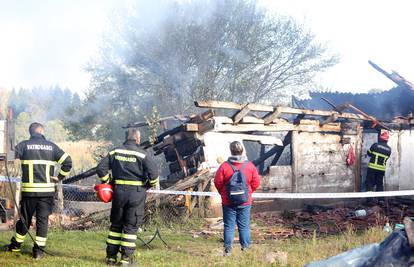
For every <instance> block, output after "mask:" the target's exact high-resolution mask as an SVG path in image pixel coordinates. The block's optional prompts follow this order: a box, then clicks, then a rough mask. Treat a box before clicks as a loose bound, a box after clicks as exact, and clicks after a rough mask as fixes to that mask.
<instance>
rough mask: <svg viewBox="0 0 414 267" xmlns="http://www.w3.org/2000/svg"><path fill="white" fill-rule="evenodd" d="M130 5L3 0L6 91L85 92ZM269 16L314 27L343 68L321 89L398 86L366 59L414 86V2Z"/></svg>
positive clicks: (308, 6)
mask: <svg viewBox="0 0 414 267" xmlns="http://www.w3.org/2000/svg"><path fill="white" fill-rule="evenodd" d="M127 2H128V0H49V1H48V0H19V1H9V0H0V88H8V89H11V88H20V87H26V88H30V87H34V86H44V87H48V86H54V85H59V86H61V87H65V88H69V89H71V90H73V91H77V92H80V93H82V92H85V91H86V90H87V88H88V84H89V78H90V77H89V75H88V74H87V72H85V67H86V65H87V63H88V62H90V61H91V60H92V59H93V58H94V57H96V56H97V54H98V49H99V45H100V43H101V41H102V40H101V38H102V34H103V33H104V32H105V31H106V30H108V28H109V27H110V19H109V18H110V17H111V15H113V14H114V12H116V10H117V9H118V8H120V7H121V6H123V5H125V4H127ZM259 3H260V5H261V6H262V7H263V8H266V9H268V10H269V12H272V13H276V14H282V15H289V16H292V17H294V18H296V19H298V20H299V21H300V22H301V23H303V24H304V25H306V27H308V28H310V29H311V31H312V32H313V33H314V34H315V35H316V39H317V40H318V41H319V42H322V43H326V44H327V46H328V47H329V49H330V51H331V52H333V53H337V54H338V55H339V56H340V63H339V64H337V65H336V66H334V67H333V68H331V69H330V70H328V71H326V72H325V73H323V74H321V75H318V77H317V78H316V82H317V84H318V86H319V87H322V88H326V89H329V90H335V91H341V92H355V93H357V92H367V91H369V90H371V89H379V90H386V89H389V88H391V87H392V86H394V84H393V83H392V82H391V81H389V80H388V79H387V78H385V77H384V76H382V74H380V73H378V72H377V71H375V70H374V69H373V68H372V67H371V66H370V65H369V64H368V63H367V61H368V60H372V61H374V62H376V63H377V64H378V65H379V66H381V67H383V68H384V69H385V70H387V71H390V70H391V69H393V70H396V71H397V72H399V73H400V74H401V75H402V76H404V77H405V78H407V79H408V80H411V81H412V82H413V81H414V68H412V67H411V65H412V64H413V63H412V62H413V61H414V49H413V48H414V35H413V34H412V31H411V26H412V25H413V22H412V19H411V18H412V10H414V1H410V0H394V1H383V0H381V1H380V0H377V1H373V0H364V1H357V0H347V1H345V0H343V1H328V0H259Z"/></svg>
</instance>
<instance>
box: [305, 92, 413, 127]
mask: <svg viewBox="0 0 414 267" xmlns="http://www.w3.org/2000/svg"><path fill="white" fill-rule="evenodd" d="M310 96H311V99H310V100H301V101H297V102H298V104H299V105H302V106H303V107H305V108H308V109H322V110H331V109H332V107H331V106H330V105H328V104H327V103H326V102H325V101H323V100H322V99H321V98H322V97H324V98H326V99H328V100H329V101H331V102H332V103H334V104H335V105H340V104H343V103H345V102H349V103H351V104H352V105H354V106H356V107H357V108H359V109H361V110H363V111H364V112H366V113H368V114H370V115H372V116H374V117H376V118H377V119H380V120H391V119H392V118H394V117H395V116H400V115H403V116H405V115H407V114H408V113H410V112H412V113H414V91H411V90H409V89H407V88H406V87H400V86H397V87H394V88H392V89H390V90H388V91H384V92H380V93H362V94H352V93H339V92H312V93H310Z"/></svg>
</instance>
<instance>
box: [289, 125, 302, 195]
mask: <svg viewBox="0 0 414 267" xmlns="http://www.w3.org/2000/svg"><path fill="white" fill-rule="evenodd" d="M298 138H299V133H298V132H297V131H294V132H292V139H291V153H292V183H291V184H292V189H291V193H296V192H297V176H298V175H299V164H300V162H298V155H299V146H298V141H297V139H298Z"/></svg>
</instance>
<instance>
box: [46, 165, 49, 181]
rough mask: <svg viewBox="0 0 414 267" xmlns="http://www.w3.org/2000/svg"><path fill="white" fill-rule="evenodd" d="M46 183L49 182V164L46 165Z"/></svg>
mask: <svg viewBox="0 0 414 267" xmlns="http://www.w3.org/2000/svg"><path fill="white" fill-rule="evenodd" d="M46 183H50V165H49V164H48V165H46Z"/></svg>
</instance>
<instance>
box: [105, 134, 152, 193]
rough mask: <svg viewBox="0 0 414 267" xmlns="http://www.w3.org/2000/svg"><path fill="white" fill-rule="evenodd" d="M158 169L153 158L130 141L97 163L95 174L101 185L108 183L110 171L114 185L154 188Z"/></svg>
mask: <svg viewBox="0 0 414 267" xmlns="http://www.w3.org/2000/svg"><path fill="white" fill-rule="evenodd" d="M158 169H159V168H158V166H157V164H156V162H155V160H154V158H153V156H151V155H150V154H149V153H147V152H146V151H145V150H143V149H141V148H140V147H139V146H138V145H137V144H136V143H135V141H131V140H130V141H126V142H125V143H124V144H123V146H121V147H118V148H115V149H113V150H111V151H110V152H109V153H108V155H107V156H106V157H105V158H104V159H102V161H101V162H99V164H98V167H97V173H98V176H99V178H100V179H101V182H103V183H108V182H110V177H109V170H111V171H112V177H113V183H114V184H115V185H129V186H144V185H149V186H155V185H156V184H157V183H158V181H159V177H158V176H159V170H158Z"/></svg>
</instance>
